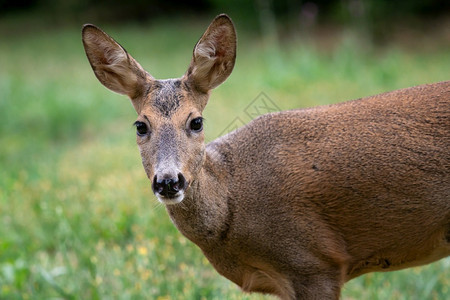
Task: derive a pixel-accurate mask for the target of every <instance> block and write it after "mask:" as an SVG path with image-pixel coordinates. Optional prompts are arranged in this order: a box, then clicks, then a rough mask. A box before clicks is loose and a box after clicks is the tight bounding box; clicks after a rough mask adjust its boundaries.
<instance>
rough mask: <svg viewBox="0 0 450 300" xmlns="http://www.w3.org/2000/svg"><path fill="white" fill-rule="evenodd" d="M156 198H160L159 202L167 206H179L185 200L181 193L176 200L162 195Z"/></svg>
mask: <svg viewBox="0 0 450 300" xmlns="http://www.w3.org/2000/svg"><path fill="white" fill-rule="evenodd" d="M156 198H158V201H159V202H161V203H162V204H165V205H172V204H178V203H180V202H181V201H183V199H184V193H183V192H180V193H179V194H178V196H176V197H174V198H167V197H163V196H161V195H156Z"/></svg>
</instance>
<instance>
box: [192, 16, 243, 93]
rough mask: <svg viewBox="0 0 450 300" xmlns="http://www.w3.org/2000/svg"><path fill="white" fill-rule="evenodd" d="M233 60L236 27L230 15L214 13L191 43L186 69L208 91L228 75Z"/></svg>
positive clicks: (200, 89)
mask: <svg viewBox="0 0 450 300" xmlns="http://www.w3.org/2000/svg"><path fill="white" fill-rule="evenodd" d="M235 60H236V31H235V29H234V25H233V22H232V21H231V19H230V17H228V16H227V15H225V14H222V15H219V16H217V17H216V18H215V19H214V20H213V21H212V22H211V24H210V25H209V27H208V29H206V31H205V33H204V34H203V36H202V37H201V38H200V40H199V41H198V42H197V44H196V45H195V47H194V53H193V56H192V61H191V64H190V66H189V69H188V71H187V73H186V75H187V77H188V80H189V81H191V82H192V83H193V85H194V86H195V87H196V88H197V89H198V90H199V91H201V92H205V93H206V92H208V91H209V90H212V89H214V88H215V87H217V86H218V85H220V84H221V83H222V82H224V81H225V79H227V77H228V76H229V75H230V74H231V71H233V67H234V62H235Z"/></svg>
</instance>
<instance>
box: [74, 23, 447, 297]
mask: <svg viewBox="0 0 450 300" xmlns="http://www.w3.org/2000/svg"><path fill="white" fill-rule="evenodd" d="M83 41H84V45H85V47H86V53H87V55H88V58H89V61H90V62H91V64H92V66H93V69H94V72H95V73H96V75H97V77H98V78H99V80H100V81H101V82H102V83H103V84H104V85H106V86H107V87H108V88H111V89H112V90H114V91H116V92H120V93H123V94H127V95H128V96H129V97H130V98H131V99H132V102H133V105H134V107H135V108H136V111H137V112H138V114H139V117H138V120H140V121H142V122H145V123H146V124H147V125H148V126H149V128H151V133H150V134H148V135H146V136H144V137H142V136H138V138H137V142H138V145H139V147H140V151H141V155H142V161H143V165H144V168H145V170H146V172H147V175H148V177H149V178H150V180H152V178H154V176H156V175H158V174H159V173H160V172H165V173H164V174H166V175H167V174H169V175H172V176H175V175H176V174H175V173H176V172H182V174H183V175H184V176H185V178H186V181H187V182H188V186H187V187H186V189H185V191H184V194H183V197H182V200H181V202H180V203H177V204H171V202H169V201H168V202H165V201H166V200H164V199H160V200H161V201H162V202H164V203H166V204H167V211H168V213H169V215H170V217H171V219H172V220H173V222H174V223H175V225H176V226H177V227H178V229H179V230H180V231H181V232H182V233H183V234H184V235H185V236H186V237H188V238H189V239H190V240H191V241H193V242H194V243H195V244H197V245H198V246H199V247H200V248H201V249H202V251H203V252H204V254H205V256H206V257H207V258H208V259H209V261H210V262H211V263H212V265H213V266H214V267H215V268H216V269H217V271H218V272H219V273H220V274H222V275H224V276H225V277H227V278H228V279H230V280H232V281H233V282H235V283H236V284H238V285H239V286H240V287H242V289H243V290H244V291H248V292H262V293H271V294H275V295H278V296H279V297H280V298H282V299H337V298H339V294H340V289H341V287H342V285H343V284H344V283H345V282H347V281H348V280H350V279H352V278H355V277H357V276H360V275H362V274H364V273H368V272H374V271H391V270H398V269H402V268H407V267H411V266H417V265H422V264H426V263H430V262H432V261H435V260H438V259H440V258H443V257H446V256H448V255H450V241H449V236H450V152H449V149H450V81H447V82H441V83H436V84H429V85H422V86H417V87H413V88H408V89H403V90H398V91H393V92H389V93H385V94H381V95H376V96H373V97H368V98H364V99H359V100H354V101H350V102H345V103H341V104H337V105H330V106H321V107H316V108H311V109H304V110H292V111H285V112H279V113H273V114H268V115H264V116H261V117H259V118H257V119H256V120H254V121H252V122H251V123H249V124H248V125H246V126H244V127H243V128H240V129H238V130H236V131H234V132H232V133H230V134H228V135H226V136H224V137H221V138H219V139H217V140H215V141H213V142H212V143H210V144H208V145H207V146H206V147H205V146H204V137H203V133H193V132H191V131H189V129H188V124H189V122H190V121H191V120H192V119H193V118H196V117H199V116H201V113H202V110H203V108H204V107H205V105H206V103H207V100H208V96H209V92H210V90H211V89H213V88H214V87H216V86H217V85H219V84H220V83H222V82H223V81H224V80H225V79H226V78H227V77H228V75H229V74H230V73H231V71H232V69H233V66H234V60H235V48H236V42H235V41H236V37H235V33H234V27H233V25H232V23H231V20H230V19H229V18H228V17H227V16H225V15H221V16H218V17H217V18H216V19H215V20H214V21H213V22H212V24H211V25H210V27H209V28H208V30H207V31H206V33H205V34H204V35H203V37H202V38H201V39H200V41H199V42H198V43H197V45H196V47H195V48H194V55H193V60H192V62H191V65H190V66H189V68H188V71H187V73H186V75H185V76H183V77H182V78H181V79H180V80H166V81H157V80H155V79H153V78H152V77H151V76H150V75H149V74H148V73H147V72H145V71H144V70H143V69H142V68H141V67H140V66H139V64H137V62H135V60H134V59H132V58H131V57H130V56H129V55H128V54H127V53H126V52H125V50H124V49H123V48H122V47H121V46H120V45H118V44H117V43H116V42H114V40H112V39H111V38H109V37H108V36H107V35H106V34H105V33H103V32H102V31H101V30H99V29H97V28H95V27H94V26H92V25H88V26H86V27H85V28H84V30H83ZM93 41H94V42H93ZM110 56H112V57H110ZM117 57H118V58H119V59H118V58H117ZM98 62H100V64H99V63H98ZM108 62H112V63H108ZM118 62H119V63H118ZM109 64H110V65H109ZM111 64H112V65H111ZM99 70H100V71H99ZM101 70H107V71H106V73H105V72H103V73H102V72H101ZM104 74H107V76H106V75H104ZM130 74H133V75H132V76H129V75H130ZM124 76H129V77H127V78H124ZM161 91H164V93H161ZM174 103H175V104H174ZM168 110H169V111H168ZM172 173H174V174H172ZM172 203H173V202H172Z"/></svg>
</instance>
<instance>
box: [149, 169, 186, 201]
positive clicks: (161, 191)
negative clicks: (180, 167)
mask: <svg viewBox="0 0 450 300" xmlns="http://www.w3.org/2000/svg"><path fill="white" fill-rule="evenodd" d="M152 188H153V192H154V193H155V195H156V197H158V200H159V201H160V202H162V203H164V204H175V203H179V202H181V201H182V200H183V197H184V190H185V189H186V179H185V178H184V176H183V174H181V173H178V176H176V177H174V176H170V175H164V176H161V178H158V175H155V177H154V178H153V183H152Z"/></svg>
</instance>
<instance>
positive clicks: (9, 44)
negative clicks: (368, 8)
mask: <svg viewBox="0 0 450 300" xmlns="http://www.w3.org/2000/svg"><path fill="white" fill-rule="evenodd" d="M208 21H209V20H205V22H198V23H199V24H197V25H188V26H186V24H189V22H187V21H186V20H184V22H183V21H178V22H173V23H171V24H169V23H166V24H162V25H158V26H156V25H154V26H148V27H138V26H133V25H128V26H121V27H109V28H108V27H107V28H105V30H106V31H108V32H109V33H110V34H112V35H113V36H114V37H115V38H116V39H117V40H118V41H119V42H121V43H122V44H123V45H124V46H125V47H126V48H127V49H128V50H129V52H131V54H132V55H133V56H134V57H135V58H137V59H138V60H139V61H140V62H141V64H142V65H143V66H144V67H145V68H146V69H147V70H148V71H149V72H150V73H152V74H153V75H154V76H155V77H157V78H167V77H178V76H180V75H181V74H183V73H184V71H185V69H186V67H187V65H188V64H189V60H190V57H191V51H192V48H193V45H194V43H195V42H196V41H197V39H198V37H199V36H200V35H201V34H202V31H203V29H204V26H206V24H207V23H208ZM0 26H1V23H0ZM80 29H81V28H78V27H76V28H72V27H67V28H65V29H49V30H45V31H35V32H29V33H23V34H21V33H19V34H14V35H8V36H3V37H0V41H1V42H0V120H1V122H0V299H202V298H204V299H225V298H226V299H262V298H265V297H263V296H258V295H252V296H248V295H244V294H242V293H241V292H240V291H239V289H238V288H236V287H235V286H234V285H233V284H231V283H230V282H229V281H227V280H226V279H224V278H222V277H220V276H219V275H218V274H217V273H216V272H215V271H214V270H213V268H212V267H211V266H210V265H209V263H208V262H207V261H206V260H205V258H204V257H203V255H202V254H201V252H200V250H199V249H198V248H197V247H196V246H194V245H192V244H191V243H190V242H188V241H187V240H186V239H185V238H184V237H183V236H181V234H180V233H178V232H177V230H176V229H175V228H174V226H173V225H172V224H171V222H170V220H169V218H168V216H167V214H166V212H165V209H164V207H163V206H162V205H160V204H158V202H157V201H156V200H155V198H154V196H153V195H152V193H151V189H150V183H149V182H148V180H147V178H146V176H145V173H144V171H143V168H142V166H141V164H140V156H139V153H138V150H137V147H136V146H135V138H134V129H133V128H132V126H131V124H132V123H133V121H134V120H135V112H134V111H133V109H132V106H131V105H130V103H129V102H128V101H127V100H126V99H125V98H124V97H121V96H118V95H115V94H113V93H111V92H109V91H107V90H106V89H105V88H104V87H102V86H101V85H100V83H98V82H97V80H96V79H95V77H94V75H93V73H92V71H91V69H90V66H89V65H88V63H87V60H86V58H85V55H84V51H83V48H82V44H81V41H80ZM241 30H243V28H238V31H241ZM0 32H2V31H0ZM239 37H240V40H239V41H240V43H239V52H238V59H237V65H236V68H235V70H234V73H233V74H232V76H231V77H230V78H229V80H228V81H227V82H226V83H225V84H224V85H223V86H221V87H219V88H218V89H217V91H215V92H214V93H213V96H212V98H211V101H210V103H209V105H208V107H207V109H206V111H205V117H206V120H207V123H206V129H205V130H206V134H207V139H208V140H212V139H214V138H215V137H217V135H218V134H219V133H220V132H222V131H223V130H224V129H225V128H227V126H228V125H229V124H230V122H232V121H233V120H234V119H235V118H236V117H239V118H240V119H241V120H242V121H243V122H248V121H249V117H248V116H247V115H246V114H245V112H244V109H245V108H246V107H247V106H248V105H249V104H250V103H251V102H252V100H253V99H255V97H257V96H258V95H259V94H260V92H264V93H265V94H266V95H267V96H268V97H270V99H272V101H273V102H275V103H276V105H277V106H278V107H280V108H281V109H290V108H296V107H306V106H313V105H318V104H326V103H334V102H340V101H344V100H348V99H353V98H358V97H362V96H367V95H371V94H376V93H379V92H383V91H387V90H392V89H396V88H402V87H407V86H412V85H417V84H421V83H429V82H436V81H442V80H448V79H449V78H448V70H449V69H450V51H448V50H449V49H448V48H436V49H434V50H429V49H428V50H427V51H420V49H417V50H416V51H410V50H409V49H404V48H402V47H399V46H391V47H387V48H383V49H374V48H371V47H369V46H364V47H362V46H361V42H360V41H359V40H358V39H357V38H355V37H354V36H353V35H351V34H349V35H343V36H342V38H339V39H338V40H339V42H338V43H337V44H336V46H335V47H334V48H333V49H329V50H326V51H323V49H317V48H316V47H315V46H314V44H313V43H311V42H303V41H302V40H301V39H296V38H293V39H292V41H290V42H289V43H285V44H283V45H282V46H280V47H279V48H278V49H277V48H273V47H269V46H267V45H265V43H264V42H262V41H261V40H259V39H258V38H256V37H254V36H252V35H249V34H240V36H239ZM280 49H281V50H280ZM448 274H450V260H449V259H446V260H442V261H440V262H437V263H434V264H431V265H429V266H425V267H421V268H414V269H409V270H405V271H401V272H393V273H383V274H381V273H376V274H369V275H366V276H363V277H360V278H357V279H355V280H353V281H351V282H350V283H348V284H347V285H346V286H345V288H344V291H343V296H344V299H444V298H445V295H447V296H448V294H449V293H450V291H449V287H450V276H448Z"/></svg>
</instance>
